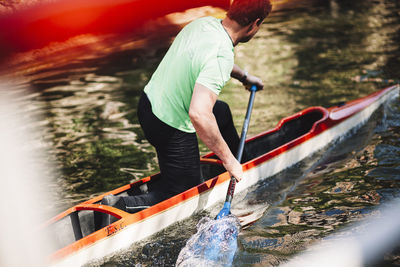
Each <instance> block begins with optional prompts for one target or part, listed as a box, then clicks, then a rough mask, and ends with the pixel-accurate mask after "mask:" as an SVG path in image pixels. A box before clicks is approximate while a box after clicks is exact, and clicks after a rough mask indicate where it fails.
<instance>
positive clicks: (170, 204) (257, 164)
mask: <svg viewBox="0 0 400 267" xmlns="http://www.w3.org/2000/svg"><path fill="white" fill-rule="evenodd" d="M399 88H400V87H399V86H398V85H396V86H391V87H388V88H385V89H383V90H380V91H378V92H375V93H373V94H371V95H368V96H366V97H363V98H360V99H357V100H353V101H350V102H348V103H344V104H341V105H338V106H334V107H330V108H324V107H310V108H307V109H305V110H303V111H301V112H298V113H296V114H294V115H292V116H290V117H287V118H284V119H282V120H281V121H280V122H279V123H278V125H277V126H276V127H275V128H274V129H271V130H269V131H266V132H263V133H260V134H258V135H256V136H254V137H251V138H249V139H247V140H246V151H247V152H246V154H247V156H246V158H244V159H243V160H242V166H243V170H244V178H243V180H242V181H241V182H240V183H238V184H237V186H236V192H237V193H239V192H241V191H243V190H245V189H246V188H249V187H250V186H253V185H255V184H257V183H258V182H260V181H262V180H264V179H266V178H268V177H271V176H273V175H275V174H277V173H279V172H281V171H283V170H285V169H286V168H289V167H290V166H292V165H294V164H296V163H298V162H300V161H302V160H303V159H305V158H306V157H309V156H311V155H313V154H314V153H316V152H317V151H319V150H321V149H323V148H324V147H326V146H328V145H329V144H332V142H335V141H337V140H340V139H343V138H344V137H346V136H348V135H350V134H351V133H354V131H355V130H357V129H358V128H359V127H361V126H362V125H363V124H364V123H366V122H367V121H368V119H369V118H370V117H371V115H372V114H373V113H374V112H375V111H376V110H377V109H378V108H379V107H380V106H381V105H383V104H384V103H385V102H387V101H388V100H389V99H392V98H393V97H396V96H397V97H398V95H399ZM201 167H202V175H203V179H204V180H205V182H204V183H202V184H200V185H198V186H196V187H193V188H191V189H189V190H187V191H185V192H183V193H181V194H178V195H176V196H173V197H171V198H169V199H167V200H165V201H163V202H160V203H158V204H156V205H154V206H151V207H149V208H147V209H144V210H142V211H139V212H136V213H133V214H130V213H127V212H124V211H122V210H119V209H117V208H114V207H111V206H106V205H101V204H99V203H100V201H101V199H102V198H103V196H105V195H108V194H114V195H119V196H121V195H135V194H139V193H142V192H146V191H147V192H149V191H152V190H154V189H155V188H157V186H160V175H159V174H155V175H152V176H149V177H146V178H143V179H141V180H139V181H136V182H134V183H131V184H128V185H125V186H122V187H120V188H117V189H115V190H113V191H110V192H107V193H105V194H102V195H99V196H97V197H95V198H93V199H90V200H88V201H85V202H83V203H81V204H79V205H76V206H74V207H72V208H70V209H68V210H66V211H64V212H62V213H61V214H59V215H57V216H55V217H54V218H52V219H50V220H49V221H47V222H46V223H45V224H44V228H45V229H46V230H48V231H50V232H51V234H52V235H53V237H54V239H55V240H56V241H57V247H56V251H54V253H53V254H52V255H51V256H50V262H51V265H53V266H80V265H83V264H85V263H87V262H90V261H93V260H95V259H98V258H102V257H104V256H106V255H109V254H111V253H113V252H116V251H118V250H121V249H124V248H127V247H129V246H130V245H132V244H133V243H135V242H138V241H140V240H143V239H144V238H147V237H150V236H151V235H153V234H155V233H157V232H159V231H161V230H163V229H165V228H166V227H168V226H170V225H172V224H173V223H175V222H178V221H181V220H184V219H185V218H188V217H189V216H191V215H193V214H195V213H197V212H200V211H202V210H205V209H209V208H211V207H212V206H215V205H216V204H221V203H222V202H223V201H224V199H225V195H226V191H227V187H228V184H229V180H230V177H229V174H228V173H227V172H226V171H225V169H224V168H223V166H222V163H221V161H220V160H219V159H218V158H217V157H216V156H215V155H214V154H213V153H209V154H207V155H205V156H203V157H202V158H201ZM102 213H103V214H109V215H111V216H113V217H115V218H116V221H115V222H113V223H111V224H109V225H105V226H104V227H100V226H99V223H98V220H97V221H96V218H98V217H97V216H98V215H99V214H102Z"/></svg>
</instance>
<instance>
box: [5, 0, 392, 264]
mask: <svg viewBox="0 0 400 267" xmlns="http://www.w3.org/2000/svg"><path fill="white" fill-rule="evenodd" d="M399 12H400V2H399V1H397V0H387V1H373V0H353V1H347V0H329V1H328V0H327V1H313V0H304V1H294V2H293V4H288V5H287V8H286V9H284V10H279V11H277V12H275V13H274V14H273V16H272V17H271V18H269V19H268V20H267V21H266V23H264V24H263V25H262V28H261V30H260V32H259V34H258V35H257V36H256V38H255V39H254V40H252V41H251V42H249V43H247V44H243V45H239V46H238V47H237V48H236V61H237V64H238V65H240V66H242V67H243V68H245V69H247V70H248V71H249V72H250V73H253V74H255V75H258V76H260V77H261V78H262V79H263V80H264V81H265V83H266V87H265V90H264V91H263V92H260V93H258V94H257V97H256V102H255V106H254V109H253V114H252V122H251V125H250V129H249V135H254V134H257V133H260V132H261V131H264V130H267V129H270V128H271V127H273V126H274V125H276V123H277V121H278V120H279V119H281V118H282V117H285V116H288V115H291V114H293V113H294V112H296V111H298V110H301V109H303V108H305V107H308V106H311V105H321V106H327V107H328V106H331V105H333V104H335V103H338V102H342V101H348V100H351V99H355V98H358V97H360V96H364V95H366V94H368V93H371V92H373V91H375V90H377V89H380V88H383V87H385V86H387V85H388V84H386V83H384V82H380V81H383V80H382V79H394V80H395V79H399V78H400V68H399V66H400V64H399V59H400V46H399V43H400V13H399ZM157 23H158V24H157ZM157 23H156V24H155V26H154V25H153V26H152V27H148V28H146V29H144V30H143V32H142V33H138V34H137V35H135V36H125V37H120V38H118V39H115V37H114V36H80V37H77V38H74V39H71V40H69V41H68V42H66V43H63V44H53V45H51V46H49V47H47V48H46V49H43V50H40V51H34V52H32V54H30V55H27V54H25V55H23V56H21V57H20V58H17V57H16V58H15V59H14V62H13V64H12V67H13V73H14V75H17V74H18V75H23V76H24V79H25V80H24V82H22V83H21V87H23V86H24V83H26V84H29V85H30V86H32V87H33V88H34V92H32V93H31V94H30V95H29V97H27V98H26V99H25V101H26V103H27V105H30V108H29V110H31V112H32V113H35V114H38V115H41V116H42V117H43V120H42V122H41V124H43V125H45V126H46V131H45V132H44V133H43V136H42V140H40V141H41V142H46V143H50V144H51V145H52V149H51V151H50V155H49V158H48V160H49V161H56V162H57V163H58V169H57V171H58V173H59V174H58V176H57V178H55V179H54V186H53V187H52V188H55V192H53V193H54V194H56V193H57V194H60V196H61V199H62V200H61V201H60V203H57V204H56V206H57V208H58V209H59V210H60V209H65V208H67V207H70V206H72V205H73V204H75V203H77V202H80V201H82V200H86V199H88V198H89V197H91V196H92V195H97V194H100V193H102V192H105V191H107V190H110V189H113V188H116V187H117V186H120V185H123V184H126V183H128V182H130V181H132V180H134V179H137V178H141V177H143V176H145V175H148V174H150V173H154V172H156V171H157V168H158V166H157V162H156V158H155V153H154V150H153V148H152V147H151V146H150V145H149V144H148V143H147V141H146V140H145V139H144V136H143V133H142V131H141V129H140V127H139V125H138V120H137V117H136V105H137V101H138V97H139V95H140V93H141V91H142V90H143V87H144V85H145V84H146V82H147V81H148V80H149V78H150V76H151V74H152V73H153V71H154V69H155V68H156V66H157V64H158V63H159V61H160V60H161V58H162V56H163V55H164V53H165V51H166V49H167V48H168V46H169V44H170V42H171V38H172V37H173V36H174V35H175V34H176V32H177V31H178V29H179V27H176V26H171V25H170V24H169V25H168V26H165V25H167V24H168V23H166V21H158V22H157ZM163 23H164V24H163ZM162 25H164V26H162ZM160 27H161V28H160ZM157 29H158V30H157ZM160 29H161V30H160ZM32 59H33V60H32ZM365 73H368V74H369V75H372V76H373V77H372V78H374V79H371V80H363V79H360V78H359V77H360V76H362V75H364V74H365ZM10 77H13V76H10ZM357 77H358V78H357ZM245 94H246V92H244V90H243V88H242V86H241V85H240V84H239V83H237V82H235V81H231V82H229V83H228V85H227V86H226V88H225V89H224V91H223V93H222V95H221V98H222V99H223V100H225V101H226V102H228V103H229V104H230V105H231V108H232V112H233V115H234V120H235V123H236V126H237V128H238V129H240V128H241V124H242V121H243V117H244V114H245V109H246V105H247V99H248V98H247V97H243V96H244V95H245ZM384 114H386V118H385V119H384V120H383V124H380V123H379V121H381V119H382V118H380V117H379V116H378V115H379V114H378V115H377V118H376V120H374V121H373V122H371V123H372V124H369V125H368V126H366V127H364V128H362V129H361V132H359V133H358V135H357V136H354V137H352V138H351V139H349V140H348V141H347V142H345V143H343V144H340V145H339V146H338V147H334V148H332V149H331V150H329V151H327V152H326V153H321V154H320V155H316V156H314V157H313V158H312V159H310V161H309V162H303V163H302V164H299V165H298V166H296V168H292V169H291V170H288V171H286V172H284V173H281V174H279V175H278V176H277V177H275V178H274V180H268V181H266V182H265V183H264V184H262V185H259V187H258V188H256V189H254V191H253V192H252V193H249V194H248V196H246V197H247V200H248V203H249V205H250V206H251V205H265V206H268V205H271V207H270V208H268V210H267V212H266V213H265V214H264V216H263V217H262V218H261V219H260V220H259V221H258V222H257V223H255V224H254V225H253V226H251V227H249V228H247V229H245V230H244V231H243V232H242V234H241V235H240V237H239V250H238V252H237V254H236V257H235V260H234V265H235V266H249V265H250V266H261V265H262V266H271V265H277V264H278V263H280V262H282V261H284V260H286V259H287V258H290V256H291V255H293V254H295V253H297V252H298V251H301V250H303V249H304V248H306V247H308V246H309V245H310V244H311V243H313V242H314V241H315V240H318V239H320V238H322V237H324V236H326V235H328V234H329V233H332V232H335V231H337V229H340V228H341V227H342V226H344V225H345V224H347V223H350V222H353V221H357V220H360V219H362V218H364V217H365V216H367V215H369V214H371V213H376V212H377V211H376V209H375V208H374V207H375V206H376V205H378V204H380V203H382V201H386V200H388V199H391V198H395V197H399V194H400V192H399V188H400V187H399V180H400V162H399V159H400V154H399V153H400V152H399V151H400V143H399V139H400V138H399V137H400V136H399V132H400V118H399V114H400V106H399V102H398V101H397V102H394V103H393V104H392V105H391V106H389V107H387V110H386V112H385V113H384ZM377 122H378V125H375V124H376V123H377ZM205 150H206V148H205V147H204V146H201V151H202V152H204V151H205ZM206 215H207V212H205V214H201V216H196V217H193V218H191V219H190V220H187V221H185V222H182V223H179V224H177V225H174V227H173V228H174V229H167V230H165V231H163V232H161V233H160V234H159V235H157V236H156V237H155V238H153V239H151V240H147V241H146V242H144V243H142V244H140V245H136V246H134V247H132V248H131V249H130V250H129V251H128V252H127V253H125V254H124V253H123V254H121V255H116V256H115V257H114V258H108V259H106V260H105V261H102V263H99V264H103V265H104V266H126V265H133V264H134V263H141V264H145V265H149V266H154V265H156V266H157V265H167V266H172V265H174V263H175V261H176V258H177V256H178V254H179V251H180V250H181V248H182V247H183V246H184V245H185V242H186V240H187V239H188V238H189V237H190V236H192V234H194V227H193V226H194V225H196V224H197V222H198V220H199V219H200V218H201V217H202V216H206ZM387 260H388V261H391V262H394V261H396V256H393V255H392V256H390V255H388V256H387ZM397 261H398V258H397Z"/></svg>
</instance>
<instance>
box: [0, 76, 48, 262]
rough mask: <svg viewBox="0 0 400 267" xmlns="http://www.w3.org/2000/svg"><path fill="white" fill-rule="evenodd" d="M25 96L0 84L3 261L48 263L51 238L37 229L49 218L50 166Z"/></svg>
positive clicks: (0, 246) (0, 240) (0, 253)
mask: <svg viewBox="0 0 400 267" xmlns="http://www.w3.org/2000/svg"><path fill="white" fill-rule="evenodd" d="M22 100H23V95H20V94H17V93H16V92H15V91H13V88H12V87H11V86H10V85H5V84H4V83H0V183H1V184H0V213H1V219H0V229H2V233H1V235H0V266H7V267H14V266H45V265H46V257H47V255H48V252H49V250H48V249H49V241H48V240H47V238H46V237H45V234H44V233H43V231H38V230H39V226H40V224H41V223H42V222H43V221H45V218H41V216H42V215H43V213H44V212H43V211H44V210H45V209H46V196H45V195H44V194H43V192H45V191H46V190H45V187H43V186H44V185H46V184H47V183H46V180H44V177H45V176H46V175H45V173H48V171H47V168H48V167H46V166H43V164H42V163H43V160H41V159H43V154H42V152H41V151H40V150H41V148H40V147H41V145H40V144H41V142H40V139H39V138H38V137H39V136H40V133H39V132H38V131H37V129H35V128H36V127H35V126H34V125H35V118H34V117H33V116H32V113H33V112H31V111H29V108H28V106H27V105H26V103H23V101H22ZM38 144H39V145H38ZM47 203H49V202H47Z"/></svg>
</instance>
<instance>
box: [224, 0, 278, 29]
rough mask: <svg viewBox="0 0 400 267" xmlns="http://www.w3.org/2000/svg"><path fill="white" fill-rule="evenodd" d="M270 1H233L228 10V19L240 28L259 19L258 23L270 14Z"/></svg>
mask: <svg viewBox="0 0 400 267" xmlns="http://www.w3.org/2000/svg"><path fill="white" fill-rule="evenodd" d="M271 9H272V6H271V3H270V0H234V1H233V3H232V4H231V6H230V7H229V10H228V14H227V16H228V18H230V19H232V20H235V21H236V22H237V23H239V24H240V25H242V26H247V25H249V24H250V23H252V22H254V21H256V20H257V19H260V23H261V22H262V21H263V20H264V19H265V18H266V17H267V16H268V15H269V13H271Z"/></svg>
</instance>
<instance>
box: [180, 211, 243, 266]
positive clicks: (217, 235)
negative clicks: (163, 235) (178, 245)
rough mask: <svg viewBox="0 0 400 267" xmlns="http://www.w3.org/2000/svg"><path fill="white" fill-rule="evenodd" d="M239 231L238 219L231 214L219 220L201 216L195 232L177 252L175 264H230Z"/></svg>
mask: <svg viewBox="0 0 400 267" xmlns="http://www.w3.org/2000/svg"><path fill="white" fill-rule="evenodd" d="M239 231H240V224H239V220H238V218H236V217H235V216H233V215H228V216H224V217H223V218H221V219H220V220H213V219H211V218H208V217H204V218H202V219H201V220H200V222H199V223H198V224H197V233H196V234H195V235H193V236H192V237H191V238H190V239H189V240H188V242H187V243H186V246H185V247H184V248H183V249H182V250H181V252H180V253H179V256H178V260H177V262H176V266H177V267H184V266H185V267H186V266H232V262H233V258H234V256H235V252H236V249H237V237H238V234H239Z"/></svg>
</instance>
